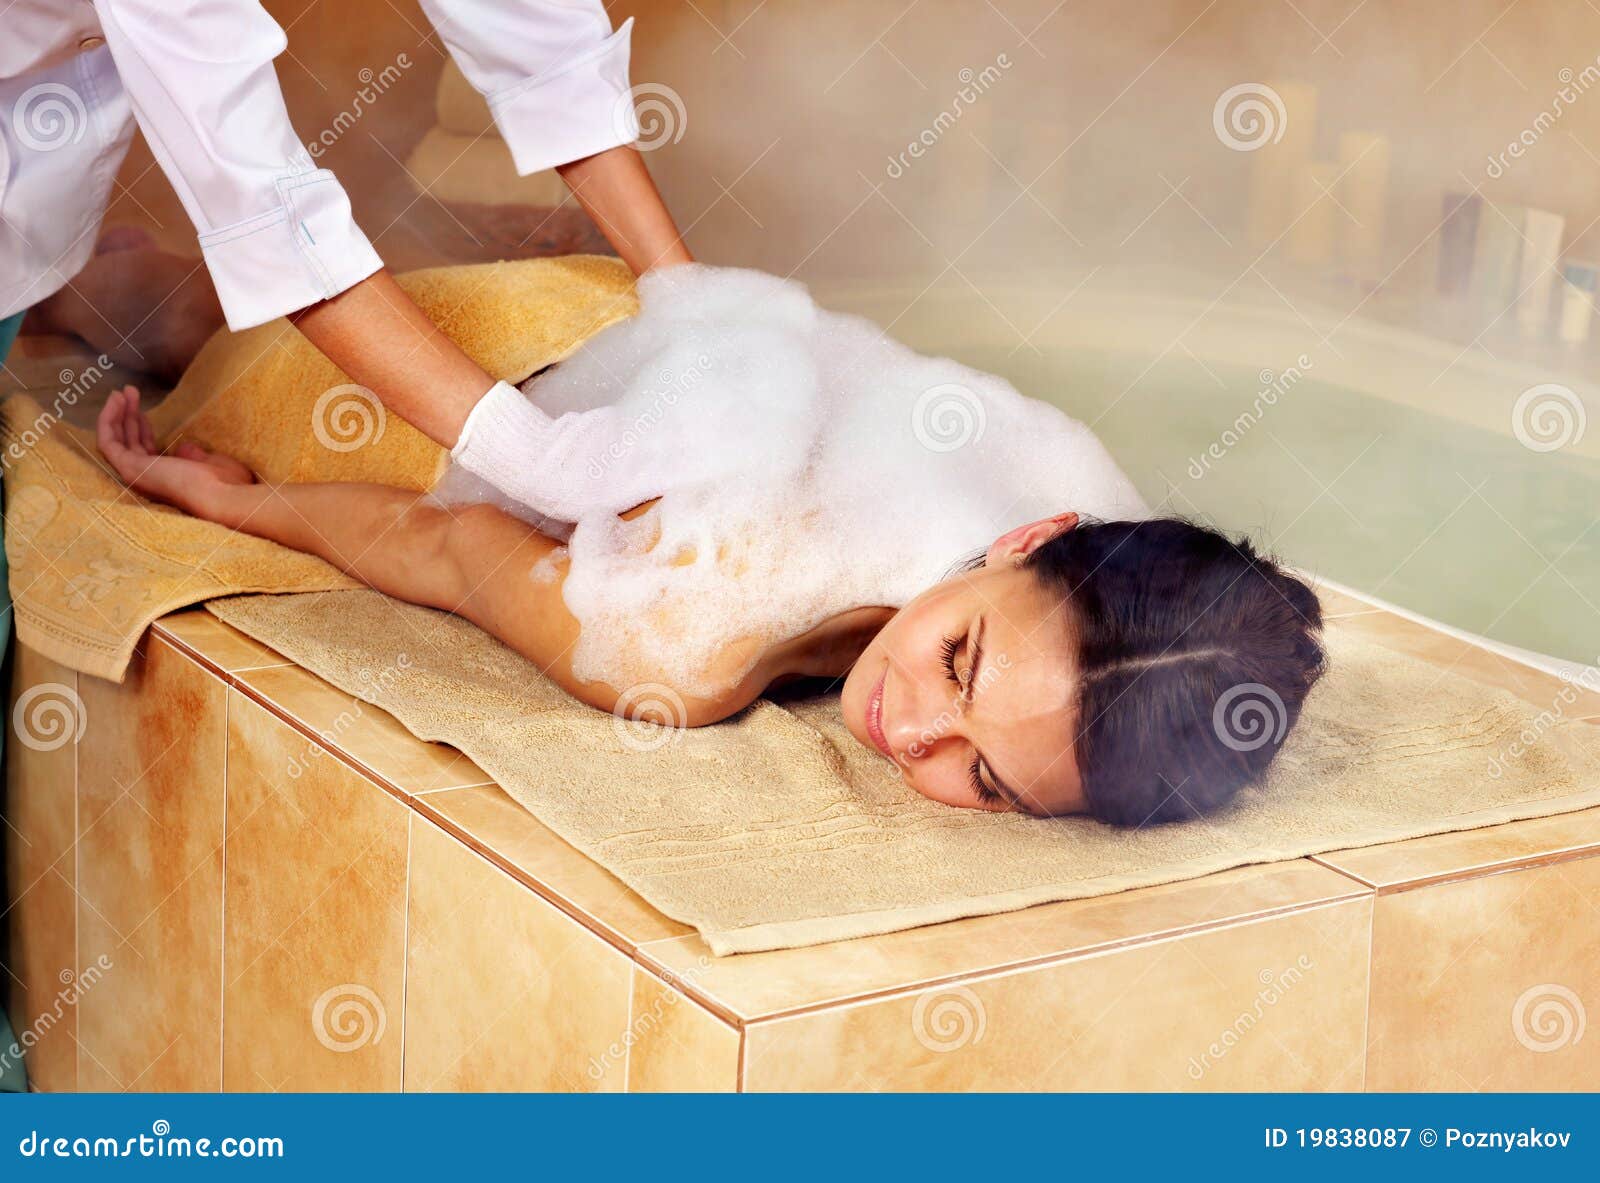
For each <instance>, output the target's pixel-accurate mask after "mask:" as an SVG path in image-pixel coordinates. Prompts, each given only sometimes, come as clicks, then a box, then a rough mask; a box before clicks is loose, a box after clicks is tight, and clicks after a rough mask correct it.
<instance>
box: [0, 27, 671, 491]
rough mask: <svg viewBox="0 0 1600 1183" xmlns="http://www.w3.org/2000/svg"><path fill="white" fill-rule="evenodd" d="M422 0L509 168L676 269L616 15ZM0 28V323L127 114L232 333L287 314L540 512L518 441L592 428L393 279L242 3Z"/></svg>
mask: <svg viewBox="0 0 1600 1183" xmlns="http://www.w3.org/2000/svg"><path fill="white" fill-rule="evenodd" d="M421 3H422V7H423V9H424V11H426V13H427V14H428V17H429V18H430V19H431V20H432V21H433V24H434V27H435V28H436V29H437V30H438V32H439V35H440V37H441V38H442V39H443V40H444V42H445V44H446V46H447V47H448V48H449V50H450V53H451V56H452V57H454V58H455V60H456V62H457V63H458V64H459V66H460V67H461V71H462V73H463V74H464V75H465V76H466V77H467V79H468V81H470V82H471V83H472V84H473V85H474V86H475V87H476V88H477V89H478V90H479V91H481V92H482V93H483V94H484V95H485V97H486V98H487V99H488V102H489V108H490V110H491V111H492V112H493V115H494V120H495V124H496V126H497V127H498V128H499V131H500V134H501V135H502V136H503V137H504V139H505V141H506V143H507V144H508V145H509V146H510V149H511V155H512V158H513V160H514V162H515V164H516V167H517V171H518V172H520V173H523V174H527V173H530V172H535V171H538V170H541V169H548V168H555V169H557V170H558V171H559V172H560V173H561V175H562V176H563V178H564V179H565V180H566V182H567V184H568V186H569V187H570V188H571V189H572V190H573V192H574V194H575V195H576V197H577V199H578V201H579V203H580V204H582V205H583V206H584V208H585V209H587V210H588V211H589V213H590V215H591V216H592V217H593V218H594V221H595V222H596V224H597V225H598V226H599V227H600V228H601V231H602V233H604V234H605V235H606V237H607V238H608V239H609V240H610V242H611V244H612V245H613V247H614V248H615V249H616V251H617V253H618V254H619V255H620V256H621V257H622V258H623V260H624V261H626V262H627V263H628V265H629V266H630V267H632V268H633V270H634V272H635V273H636V274H637V273H642V272H644V271H646V270H649V269H651V268H655V267H661V266H665V265H670V264H674V263H681V262H687V261H688V260H689V254H688V251H687V250H686V248H685V247H684V245H683V243H682V241H681V239H680V238H679V235H678V231H677V229H676V227H675V226H674V224H673V221H672V218H671V215H670V214H668V212H667V210H666V208H665V206H664V205H663V204H662V202H661V199H660V197H659V195H658V194H657V192H656V189H655V186H654V184H653V183H652V182H651V180H650V176H649V173H648V172H647V171H646V170H645V167H644V163H643V161H642V159H641V158H640V156H639V154H638V152H637V151H636V150H634V149H633V148H631V147H629V146H627V145H629V144H631V143H632V141H633V140H634V139H635V138H636V136H637V134H638V124H637V121H636V119H635V117H634V112H633V106H632V100H631V96H630V94H629V80H628V49H629V44H628V37H629V33H630V30H631V26H632V21H631V20H630V21H628V22H626V23H624V24H623V26H622V27H621V28H620V29H618V30H616V31H615V32H613V31H612V29H611V24H610V20H609V19H608V18H607V16H606V13H605V9H604V8H603V6H602V5H601V4H600V2H599V0H562V2H560V3H556V2H549V3H546V2H542V0H421ZM0 31H3V35H0V322H4V321H5V319H6V318H7V317H9V316H11V315H12V314H14V313H18V312H20V311H22V310H24V309H26V308H28V307H29V306H30V305H32V304H34V303H36V302H38V301H39V300H41V299H43V298H45V297H46V296H49V295H50V294H51V293H53V292H55V291H57V290H58V289H60V288H61V287H63V285H66V284H68V283H69V282H70V281H71V279H72V276H73V275H74V274H76V273H77V271H78V270H79V269H80V268H81V267H83V266H84V264H85V263H86V262H87V261H88V260H89V259H90V257H91V255H92V253H93V251H94V247H95V236H96V230H97V229H98V227H99V224H100V220H101V217H102V215H103V214H104V212H105V208H106V204H107V201H108V199H109V195H110V193H111V188H112V182H113V177H114V176H115V174H116V172H117V168H118V165H119V164H120V163H121V160H122V158H123V155H124V154H125V152H126V151H127V148H128V143H129V140H130V139H131V138H132V135H133V128H134V124H135V122H137V123H138V126H139V127H140V129H141V130H142V131H143V132H144V135H145V138H146V140H148V141H149V144H150V148H151V150H152V151H153V153H154V154H155V157H156V160H157V161H158V162H159V163H160V165H161V167H162V169H163V170H164V171H165V172H166V175H167V177H168V178H169V179H170V181H171V182H172V185H173V187H174V188H175V189H176V190H177V192H178V195H179V197H180V198H181V199H182V201H183V205H184V208H185V210H187V212H188V214H189V217H190V218H191V219H192V220H193V222H194V225H195V228H196V230H197V231H198V232H199V244H200V249H201V251H202V253H203V255H204V257H205V263H206V267H207V268H208V270H209V271H210V274H211V279H212V282H213V283H214V284H215V286H216V291H217V295H218V296H219V297H220V299H221V303H222V309H223V312H224V314H225V315H226V318H227V322H228V326H229V327H230V328H232V329H234V330H239V329H243V328H247V327H249V326H251V325H258V324H261V323H262V322H264V321H268V320H271V319H273V318H274V317H279V316H285V315H287V316H289V317H290V318H291V319H292V320H293V321H294V323H295V324H296V325H297V326H298V327H299V329H300V330H301V331H302V332H303V333H304V334H305V335H306V337H307V338H309V339H310V340H311V342H312V343H313V344H315V345H316V346H317V347H318V348H319V349H321V350H322V351H323V352H324V353H325V354H327V356H328V357H329V358H331V359H332V360H333V361H334V362H335V363H337V364H338V366H339V367H340V368H341V369H342V370H344V372H345V373H346V374H347V375H349V377H350V378H351V379H352V380H354V381H355V382H357V383H359V384H361V385H362V386H365V387H367V388H369V389H370V390H371V391H372V392H373V393H374V394H375V395H377V397H378V398H380V399H381V400H382V401H383V402H384V404H385V405H386V406H388V407H389V409H390V410H392V411H393V412H394V413H396V414H398V415H400V416H401V417H402V418H404V419H406V420H408V421H410V422H411V423H414V424H415V425H416V426H417V427H418V428H420V429H421V430H422V431H423V432H425V433H426V434H427V435H429V436H431V437H432V438H433V439H435V440H436V441H438V442H439V443H441V444H443V445H445V446H447V447H450V448H452V449H453V450H454V452H455V454H456V457H457V459H458V460H459V461H460V462H461V464H462V465H463V466H464V467H466V468H468V469H469V470H470V471H473V472H476V473H478V474H479V475H481V476H482V477H483V478H484V479H486V480H488V481H490V483H492V484H495V485H498V486H499V487H501V488H502V489H503V490H504V491H505V492H507V493H509V494H510V495H512V496H513V497H520V498H521V499H522V500H524V501H527V502H528V503H529V504H533V505H538V504H540V503H544V504H549V502H550V500H551V490H550V487H549V485H548V477H546V478H541V477H540V476H539V475H538V474H537V473H534V472H530V471H529V469H530V468H531V467H535V466H530V465H529V464H528V459H529V457H530V456H539V455H540V454H541V452H540V450H539V448H538V447H534V448H532V449H531V450H530V445H532V444H535V443H538V444H540V445H542V446H545V447H547V448H548V449H549V450H550V451H551V453H552V456H551V458H552V460H554V461H556V465H555V467H556V469H557V470H560V469H562V468H566V469H567V471H568V472H570V471H571V467H570V465H563V464H562V463H560V461H561V460H562V459H563V453H566V454H569V456H570V454H576V453H583V452H586V451H587V447H588V445H587V444H585V443H584V442H583V440H582V439H581V438H579V437H583V436H585V435H589V434H592V433H593V431H594V430H596V429H597V425H595V424H593V423H592V422H591V423H587V424H578V423H561V422H560V421H557V422H556V423H552V422H551V421H550V420H549V419H548V418H547V417H545V416H542V415H541V414H540V413H539V412H537V411H536V410H534V409H533V408H532V407H531V406H530V405H529V404H528V402H527V401H526V400H525V399H523V398H522V396H521V395H520V394H518V392H517V391H516V390H514V389H513V388H511V387H509V386H507V385H506V384H504V383H498V384H497V383H495V382H494V381H493V380H492V379H491V378H490V376H489V375H487V374H485V373H484V372H483V371H482V370H481V369H480V368H479V367H478V366H477V365H476V364H475V363H474V362H472V361H471V360H470V359H469V358H468V357H467V356H466V355H465V354H463V353H462V352H461V351H460V350H459V349H458V348H457V347H456V346H455V345H454V344H453V343H451V342H450V341H449V340H448V339H447V338H446V337H445V336H444V335H443V334H441V333H440V332H439V331H438V330H437V329H436V328H435V327H434V326H433V325H432V324H431V323H429V321H428V320H427V318H426V317H424V316H423V314H422V313H421V311H420V310H419V309H418V308H417V307H416V306H415V305H414V304H412V303H411V301H410V300H409V299H408V298H407V297H406V295H405V294H404V293H403V292H402V291H401V290H400V288H399V287H398V285H396V284H395V283H394V281H393V280H392V279H391V278H390V276H389V274H388V273H387V272H386V271H385V270H384V269H383V261H382V260H381V259H380V258H379V257H378V254H377V252H376V251H374V250H373V248H372V244H371V243H369V242H368V241H367V238H366V236H365V235H364V234H363V233H362V232H361V229H360V228H359V227H358V226H357V225H356V224H355V222H354V220H353V219H352V217H351V211H350V202H349V200H348V198H347V197H346V196H345V192H344V189H343V188H342V187H341V186H340V184H339V181H338V180H337V178H335V176H334V175H333V173H331V172H329V171H328V170H327V169H322V168H318V167H316V165H315V163H314V162H313V161H312V159H311V158H310V156H309V154H308V153H307V151H306V150H305V148H304V147H303V146H302V144H301V143H300V141H299V140H298V139H297V137H296V135H295V132H294V129H293V128H292V127H291V126H290V123H289V117H288V114H287V112H286V110H285V107H284V100H283V95H282V92H281V91H280V90H279V87H278V81H277V76H276V74H275V73H274V71H273V67H272V59H273V58H274V57H276V56H277V55H278V54H279V53H281V52H283V50H284V48H285V47H286V44H287V39H286V37H285V35H284V32H283V30H282V29H281V28H280V27H279V26H278V24H277V23H276V22H275V21H274V20H273V19H272V17H271V16H269V15H268V14H267V13H266V11H265V10H263V9H262V7H261V6H260V4H259V3H257V2H256V0H11V2H10V3H9V5H8V6H7V7H6V8H5V9H4V10H3V15H0ZM381 112H382V108H381V105H380V106H379V107H377V108H374V110H373V113H372V114H370V115H368V116H367V118H381ZM568 418H572V417H568ZM558 424H559V426H558ZM541 479H544V480H545V481H546V483H545V484H540V481H541Z"/></svg>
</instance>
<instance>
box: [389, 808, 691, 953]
mask: <svg viewBox="0 0 1600 1183" xmlns="http://www.w3.org/2000/svg"><path fill="white" fill-rule="evenodd" d="M415 804H416V808H417V809H418V810H419V811H420V812H421V813H423V814H424V815H425V816H428V817H431V818H433V819H434V820H435V821H437V822H439V824H440V825H441V826H443V828H444V829H446V830H448V831H450V832H452V833H454V834H455V835H457V837H459V838H461V839H462V840H463V841H464V842H466V843H467V844H468V845H469V846H471V847H473V848H474V849H476V850H479V851H481V852H483V853H484V854H486V855H487V856H488V857H489V858H490V860H491V861H493V862H496V863H498V864H499V865H501V866H503V867H505V868H506V869H507V870H509V871H510V872H511V873H512V874H513V875H514V876H515V877H517V878H518V879H521V880H523V881H524V882H527V883H530V884H531V885H533V886H534V887H535V889H536V890H537V891H539V892H540V893H541V894H543V895H546V896H549V897H551V898H552V899H553V900H555V901H556V902H557V903H558V904H559V905H560V906H561V907H562V908H564V909H566V910H567V911H568V912H570V913H572V914H573V915H574V916H576V917H578V918H579V919H580V920H582V921H583V922H584V923H585V924H587V925H588V926H589V927H590V928H593V929H595V930H596V931H597V932H599V933H601V934H602V935H604V936H606V937H607V939H609V940H611V941H612V942H613V943H614V944H616V945H618V946H619V947H621V948H623V949H627V950H632V949H633V948H635V947H636V946H638V945H640V944H642V943H644V942H645V941H657V940H664V939H666V938H668V937H674V936H681V935H684V934H686V933H691V932H693V931H694V930H693V929H692V928H691V927H690V926H688V925H687V924H679V923H678V922H677V921H675V920H669V919H668V918H667V917H665V916H663V915H662V914H661V913H660V912H657V911H656V910H655V909H654V908H652V907H651V906H650V905H649V904H647V903H645V901H644V900H643V899H642V898H640V896H639V895H638V893H637V892H635V891H634V890H633V889H632V888H630V887H628V886H626V885H625V884H624V883H623V882H622V881H621V880H620V879H618V878H617V877H616V876H615V875H613V874H611V872H610V871H607V870H606V869H605V868H604V867H602V866H601V865H600V864H599V863H597V862H595V861H594V860H593V859H591V858H589V857H588V856H587V855H584V854H580V853H579V852H578V851H577V850H576V849H574V848H573V847H572V846H569V845H568V844H567V843H566V842H565V841H564V840H563V839H561V838H560V837H558V836H557V835H556V833H555V832H554V831H553V830H551V829H550V828H549V827H548V826H546V825H545V824H544V823H543V822H541V821H539V819H538V818H536V817H534V816H533V814H531V813H529V812H528V811H527V810H526V809H524V808H523V807H522V806H520V805H518V804H517V803H516V802H515V801H513V800H512V799H511V798H510V797H509V796H508V795H507V794H506V792H505V790H504V789H502V788H500V787H499V786H498V785H484V786H480V787H477V788H469V789H451V790H447V791H444V792H439V793H428V794H426V795H425V796H421V797H418V798H417V799H416V802H415Z"/></svg>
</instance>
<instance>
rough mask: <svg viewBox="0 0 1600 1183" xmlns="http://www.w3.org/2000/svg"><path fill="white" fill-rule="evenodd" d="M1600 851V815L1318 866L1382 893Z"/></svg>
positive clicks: (1542, 820)
mask: <svg viewBox="0 0 1600 1183" xmlns="http://www.w3.org/2000/svg"><path fill="white" fill-rule="evenodd" d="M1596 849H1600V809H1581V810H1578V811H1577V812H1574V813H1558V814H1555V815H1553V816H1551V817H1538V818H1530V819H1528V820H1527V821H1520V822H1506V823H1504V824H1502V825H1498V826H1485V827H1483V828H1481V829H1477V830H1457V831H1456V832H1455V833H1452V834H1433V835H1430V836H1429V837H1426V838H1408V839H1407V840H1406V841H1404V842H1389V843H1385V844H1384V845H1382V846H1364V847H1359V848H1357V849H1354V850H1336V851H1330V852H1329V853H1327V854H1319V855H1317V856H1315V857H1316V861H1317V862H1320V863H1324V864H1326V865H1327V866H1330V867H1333V868H1334V869H1335V870H1338V871H1341V872H1343V873H1344V874H1346V875H1350V876H1353V877H1354V878H1356V879H1359V880H1361V881H1362V882H1363V883H1370V884H1372V885H1373V886H1375V887H1378V888H1380V889H1388V888H1394V887H1400V886H1403V885H1405V884H1408V883H1417V882H1422V881H1426V880H1430V879H1438V878H1442V877H1459V876H1466V875H1474V874H1483V873H1485V872H1488V871H1493V870H1499V869H1504V868H1508V867H1512V866H1516V865H1518V864H1525V863H1533V862H1541V861H1545V862H1547V861H1551V860H1554V859H1560V858H1570V857H1573V856H1574V855H1576V854H1580V853H1581V852H1583V851H1586V850H1596Z"/></svg>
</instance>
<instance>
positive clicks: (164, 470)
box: [95, 386, 256, 521]
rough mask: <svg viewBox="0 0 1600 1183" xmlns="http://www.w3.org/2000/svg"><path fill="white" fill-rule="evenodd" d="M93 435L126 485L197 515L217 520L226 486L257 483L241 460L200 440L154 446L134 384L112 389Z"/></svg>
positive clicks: (153, 434) (103, 454)
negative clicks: (166, 451)
mask: <svg viewBox="0 0 1600 1183" xmlns="http://www.w3.org/2000/svg"><path fill="white" fill-rule="evenodd" d="M95 438H96V440H97V442H98V443H99V445H100V454H101V455H102V456H104V457H105V458H106V460H107V462H109V463H110V465H111V467H112V468H113V469H115V470H116V473H117V475H118V476H119V477H121V478H122V479H123V480H124V481H125V482H126V483H127V484H128V486H129V487H130V488H132V489H134V490H136V491H137V492H140V493H143V494H144V495H145V496H146V497H149V498H152V499H153V500H156V501H164V502H166V503H167V504H168V505H175V506H177V507H178V508H179V509H181V510H183V511H185V512H186V513H191V514H193V515H194V516H195V517H199V518H206V519H207V520H211V521H215V520H218V519H219V518H220V517H222V516H223V504H224V502H225V500H226V497H227V494H228V492H229V491H230V490H233V489H236V488H238V487H239V486H241V485H250V484H254V483H255V479H256V478H255V474H254V473H253V472H251V471H250V470H249V469H248V468H246V467H245V466H244V465H243V464H241V463H239V461H237V460H235V459H233V457H231V456H221V455H218V454H217V453H215V452H208V451H206V450H205V449H204V448H202V447H200V446H199V445H198V444H192V443H187V442H185V443H181V444H179V445H178V446H177V447H176V448H174V449H173V451H172V454H171V455H165V454H163V453H162V452H160V451H158V450H157V449H156V437H155V431H154V430H153V429H152V428H151V426H150V420H149V419H148V418H146V417H145V414H144V412H143V411H141V410H140V409H139V392H138V391H137V390H135V389H134V388H133V387H132V386H124V387H123V388H122V389H121V390H117V391H113V392H112V394H111V397H110V398H109V399H107V400H106V405H105V407H104V408H103V409H102V410H101V412H100V419H99V421H98V422H97V423H96V425H95Z"/></svg>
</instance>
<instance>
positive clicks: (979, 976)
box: [639, 889, 1373, 1029]
mask: <svg viewBox="0 0 1600 1183" xmlns="http://www.w3.org/2000/svg"><path fill="white" fill-rule="evenodd" d="M1372 896H1373V893H1372V891H1371V890H1370V889H1369V890H1352V891H1348V892H1345V893H1343V894H1341V895H1331V896H1327V897H1325V898H1323V899H1319V900H1316V901H1313V902H1310V903H1304V902H1302V903H1297V904H1283V905H1280V906H1278V907H1276V908H1268V909H1264V910H1262V911H1259V912H1252V913H1250V914H1248V915H1241V916H1231V917H1228V918H1226V919H1221V920H1206V921H1200V922H1198V923H1195V924H1191V925H1184V926H1181V927H1178V928H1172V929H1168V930H1166V931H1164V932H1161V933H1159V934H1150V933H1141V934H1139V935H1137V936H1132V937H1123V938H1120V939H1117V940H1111V941H1102V942H1100V943H1098V944H1093V945H1085V946H1083V947H1082V948H1078V949H1073V950H1070V951H1068V952H1065V953H1046V954H1041V955H1039V956H1037V957H1029V958H1023V959H1022V960H1019V961H1013V962H1006V963H1000V964H996V965H989V966H985V967H984V968H982V969H976V970H968V971H964V972H960V973H953V974H942V975H938V976H936V977H927V978H921V979H918V980H917V981H913V982H900V983H897V984H896V985H893V986H879V987H873V988H869V989H864V990H862V991H860V992H858V993H854V994H844V995H840V996H839V997H836V998H830V999H826V1000H824V1001H821V1002H810V1003H804V1004H802V1005H799V1006H792V1007H789V1008H788V1009H785V1010H773V1011H768V1012H766V1013H764V1014H760V1015H743V1014H740V1013H739V1012H737V1011H733V1012H731V1013H733V1014H734V1015H735V1016H736V1017H735V1019H734V1022H735V1024H736V1025H737V1026H738V1027H740V1028H741V1029H747V1028H749V1027H752V1026H757V1025H760V1024H763V1023H769V1022H776V1021H778V1020H782V1019H792V1018H797V1017H804V1016H807V1015H813V1014H818V1013H821V1012H824V1011H831V1010H843V1009H847V1008H853V1007H856V1006H860V1005H865V1004H869V1003H875V1002H880V1001H882V1000H884V999H887V998H895V997H899V996H903V995H906V994H921V993H924V992H926V991H929V990H935V989H940V988H942V987H945V986H952V985H963V984H966V983H970V982H977V981H984V980H987V979H990V978H1001V977H1011V976H1014V975H1017V974H1022V973H1029V972H1032V971H1033V970H1037V969H1045V968H1054V967H1056V966H1059V965H1067V964H1070V963H1072V962H1077V961H1090V960H1094V959H1096V958H1099V957H1104V956H1107V955H1109V954H1114V953H1121V952H1125V951H1126V950H1129V949H1136V948H1139V947H1141V946H1150V945H1166V944H1171V943H1173V942H1174V941H1180V940H1186V939H1187V938H1189V937H1192V936H1201V935H1204V934H1207V933H1212V932H1222V931H1225V930H1227V929H1231V928H1241V927H1243V926H1244V925H1247V924H1256V923H1262V922H1266V921H1272V920H1279V919H1282V918H1284V917H1287V916H1297V915H1302V914H1306V913H1310V912H1315V911H1319V910H1321V909H1325V908H1336V907H1341V906H1343V905H1345V904H1349V903H1351V902H1352V901H1356V900H1363V899H1370V898H1372ZM1090 898H1094V897H1090ZM667 939H668V940H677V939H679V938H676V937H669V938H667ZM650 943H654V942H650ZM639 951H640V954H641V956H646V957H648V956H650V954H649V953H648V952H647V949H646V946H644V945H641V946H640V947H639ZM651 968H654V969H656V972H657V976H658V977H659V976H661V975H662V974H664V973H671V972H673V971H671V970H670V969H669V968H668V967H667V966H665V965H663V964H661V963H659V962H656V961H655V960H654V959H652V961H651ZM723 1005H725V1006H726V1005H727V1004H723ZM730 1010H731V1008H730Z"/></svg>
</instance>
